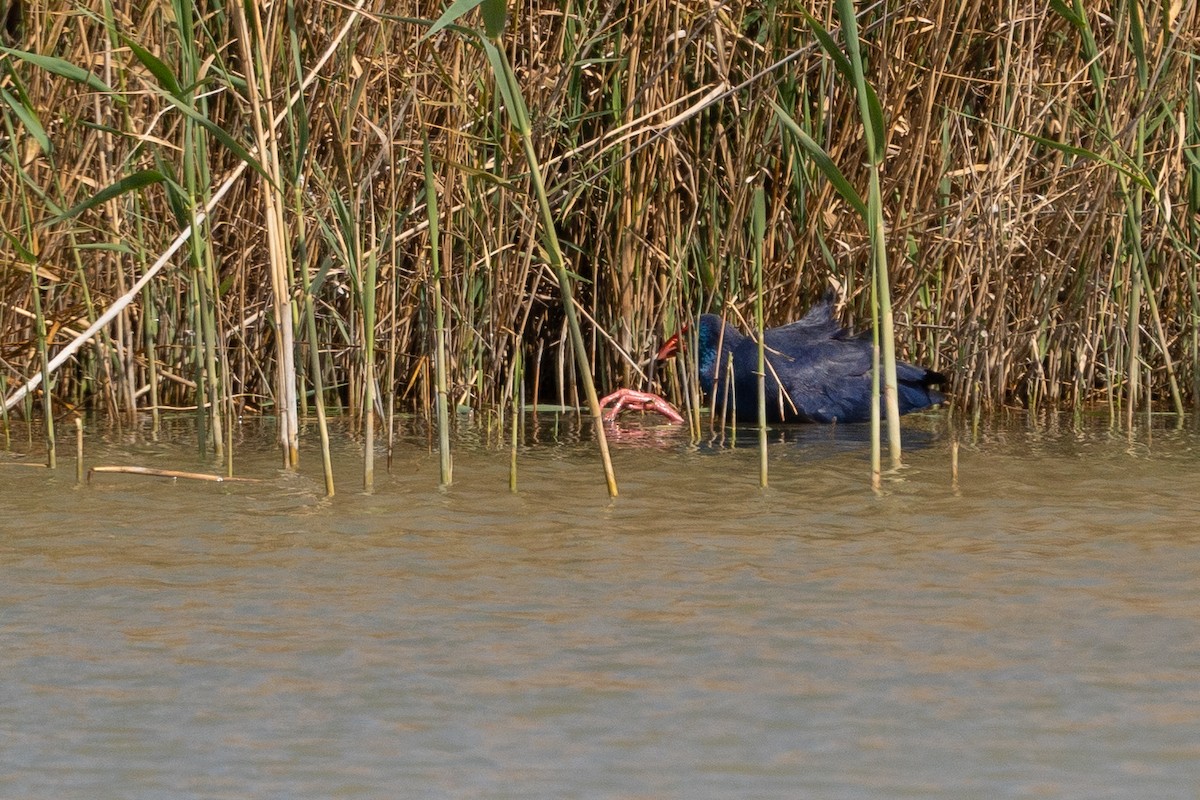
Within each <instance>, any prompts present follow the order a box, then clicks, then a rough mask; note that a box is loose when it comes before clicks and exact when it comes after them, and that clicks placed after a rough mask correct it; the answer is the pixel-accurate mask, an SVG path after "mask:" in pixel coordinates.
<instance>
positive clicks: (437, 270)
mask: <svg viewBox="0 0 1200 800" xmlns="http://www.w3.org/2000/svg"><path fill="white" fill-rule="evenodd" d="M422 156H423V159H422V160H423V162H424V165H425V209H426V213H427V218H428V220H429V284H430V289H431V290H432V293H433V336H434V351H433V371H434V383H435V385H436V386H437V429H438V472H439V476H440V481H441V484H442V486H449V485H450V484H451V483H453V482H454V465H453V461H452V460H451V458H450V410H449V409H450V390H449V384H448V381H447V377H446V376H447V373H448V372H449V365H448V364H447V361H446V312H445V309H444V308H443V306H442V260H441V248H440V246H439V242H440V236H439V232H438V213H439V212H438V203H437V197H438V192H437V183H436V181H435V180H434V176H433V157H432V156H431V155H430V153H429V140H428V139H427V138H426V139H424V140H423V141H422Z"/></svg>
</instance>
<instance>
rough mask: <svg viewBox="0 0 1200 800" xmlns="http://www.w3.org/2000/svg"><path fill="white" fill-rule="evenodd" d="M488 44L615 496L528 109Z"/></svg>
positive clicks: (497, 49) (500, 53)
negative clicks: (522, 154) (538, 214)
mask: <svg viewBox="0 0 1200 800" xmlns="http://www.w3.org/2000/svg"><path fill="white" fill-rule="evenodd" d="M485 47H490V48H491V49H490V50H489V55H491V56H492V61H493V68H494V69H495V71H496V73H497V74H496V80H497V81H502V82H503V83H504V84H505V85H506V87H507V89H506V90H505V95H506V97H507V98H508V99H509V101H510V102H509V108H508V110H509V115H510V119H511V120H512V123H513V127H515V128H516V129H517V134H518V136H519V137H520V139H521V147H522V149H523V150H524V151H525V160H526V162H527V163H528V165H529V177H530V180H531V181H532V182H533V191H534V195H535V196H536V197H537V201H538V209H539V210H540V212H541V217H542V234H543V236H544V243H545V245H546V254H547V256H548V257H549V260H550V267H551V269H553V271H554V275H555V277H556V278H557V279H558V290H559V294H560V296H561V297H562V305H563V313H564V314H565V315H566V318H567V327H568V330H569V331H570V335H571V345H572V348H573V349H574V351H575V365H576V370H577V372H578V373H579V375H578V379H579V380H580V381H581V382H582V383H583V389H584V392H585V394H586V395H587V403H588V409H589V410H590V412H591V416H592V423H593V428H594V429H595V432H596V443H597V444H598V445H599V447H600V460H601V462H602V463H603V466H604V480H605V484H606V486H607V488H608V495H609V497H616V496H617V477H616V474H615V472H614V471H613V465H612V458H611V456H610V455H609V453H608V438H607V437H606V435H605V433H604V418H603V416H602V415H601V411H600V399H599V398H598V397H597V396H596V383H595V380H594V378H593V377H592V365H591V362H590V360H589V358H588V353H587V345H586V343H585V342H584V340H583V332H582V331H581V330H580V327H579V317H578V315H577V314H576V312H575V297H574V294H573V292H572V290H571V283H572V282H571V275H570V273H569V272H567V266H566V262H565V260H564V259H563V254H562V248H561V246H560V245H559V242H558V233H557V231H556V228H555V223H554V213H553V212H552V211H551V209H550V200H549V198H548V197H547V196H546V184H545V181H544V179H543V178H542V170H541V165H540V164H539V162H538V157H537V153H536V152H535V150H534V147H533V131H532V129H531V127H530V123H529V112H528V111H527V110H526V109H525V103H524V101H523V100H522V99H521V91H520V87H519V86H518V85H517V78H516V74H515V73H514V72H513V69H512V65H511V64H510V63H509V61H508V55H507V54H506V53H505V51H504V49H503V47H501V46H500V44H499V42H496V43H487V42H485Z"/></svg>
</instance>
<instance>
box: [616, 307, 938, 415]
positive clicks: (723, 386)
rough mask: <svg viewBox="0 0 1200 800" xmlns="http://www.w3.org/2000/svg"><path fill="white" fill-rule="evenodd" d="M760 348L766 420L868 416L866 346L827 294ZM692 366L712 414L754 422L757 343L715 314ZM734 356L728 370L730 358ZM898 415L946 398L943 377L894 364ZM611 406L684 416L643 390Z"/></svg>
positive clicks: (663, 354)
mask: <svg viewBox="0 0 1200 800" xmlns="http://www.w3.org/2000/svg"><path fill="white" fill-rule="evenodd" d="M684 332H685V331H680V333H677V334H675V335H674V336H672V337H671V338H670V339H668V340H667V342H666V344H664V345H663V346H662V349H661V350H659V351H658V356H657V358H658V359H659V360H662V359H665V358H670V357H671V356H673V355H675V353H677V352H678V351H679V350H680V349H681V348H682V347H683V346H684V340H683V339H682V338H681V336H682V334H683V333H684ZM763 338H764V340H765V342H766V361H767V372H766V381H765V389H766V400H767V419H768V421H770V422H825V423H830V422H865V421H866V420H869V419H870V418H871V342H870V340H869V339H867V338H864V336H863V335H854V334H851V333H849V332H848V331H847V330H846V329H845V328H843V327H842V326H841V325H840V324H838V322H837V320H836V319H834V316H833V299H832V298H831V297H829V296H827V297H826V298H825V299H824V300H822V301H821V302H820V303H818V304H817V305H816V306H814V307H813V308H811V309H810V310H809V312H808V313H807V314H805V315H804V317H803V318H801V319H800V320H798V321H797V322H793V323H791V324H788V325H782V326H780V327H778V328H770V329H768V330H766V331H765V332H764V336H763ZM696 347H697V349H698V351H699V352H698V354H697V356H698V358H697V363H698V364H699V369H700V387H701V388H702V389H703V390H704V392H705V394H706V395H707V396H708V397H709V400H710V402H711V404H712V406H713V412H714V413H715V414H721V413H722V411H726V408H725V407H726V405H728V409H727V414H728V415H729V416H732V417H736V418H737V419H739V420H748V421H757V419H758V380H757V374H756V373H757V369H758V343H757V341H756V340H755V339H754V338H753V337H751V336H744V335H743V334H742V333H741V332H739V331H738V330H737V329H736V328H735V327H733V326H732V325H730V324H729V323H727V322H723V321H722V320H721V318H720V317H718V316H717V315H715V314H705V315H703V316H702V317H700V319H699V321H698V323H697V336H696ZM731 358H732V370H731V369H730V366H731V365H730V359H731ZM896 380H897V384H898V386H897V390H898V392H899V395H900V397H899V399H900V413H901V414H907V413H908V412H910V411H916V410H918V409H922V408H928V407H929V406H932V405H936V404H938V403H941V402H942V401H943V400H945V397H944V396H943V395H942V393H941V392H939V391H937V390H936V389H933V388H932V387H933V385H935V384H940V383H943V382H945V380H946V378H945V376H944V375H942V374H941V373H938V372H934V371H933V370H930V369H926V368H924V367H918V366H914V365H912V364H906V363H903V362H896ZM614 401H615V405H614V406H613V408H612V409H611V410H610V411H609V413H608V418H609V419H613V418H614V417H615V416H616V415H617V414H619V413H620V412H621V411H622V410H623V409H639V410H643V411H657V412H659V413H660V414H662V415H664V416H666V417H667V418H668V419H671V420H672V421H674V422H682V421H683V417H682V416H680V414H679V412H678V411H676V410H675V409H674V408H673V407H672V406H671V405H670V404H669V403H668V402H667V401H666V400H663V399H662V398H661V397H659V396H658V395H655V394H650V393H648V392H638V391H635V390H632V389H619V390H617V391H616V392H614V393H612V394H610V395H609V396H608V397H605V398H604V399H603V400H602V401H601V404H602V405H608V404H609V403H613V402H614Z"/></svg>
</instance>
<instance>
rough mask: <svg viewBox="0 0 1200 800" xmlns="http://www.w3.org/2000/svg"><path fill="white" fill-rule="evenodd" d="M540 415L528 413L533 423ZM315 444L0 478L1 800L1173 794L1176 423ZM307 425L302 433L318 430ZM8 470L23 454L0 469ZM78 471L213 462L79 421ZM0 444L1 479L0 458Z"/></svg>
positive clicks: (1190, 573)
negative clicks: (434, 446)
mask: <svg viewBox="0 0 1200 800" xmlns="http://www.w3.org/2000/svg"><path fill="white" fill-rule="evenodd" d="M543 422H544V420H543ZM616 433H617V435H615V436H614V437H613V440H612V447H613V454H614V460H615V463H616V469H617V475H618V479H619V481H620V485H621V492H622V494H621V497H620V498H618V499H617V500H615V501H610V500H609V499H608V498H607V497H606V495H605V492H604V489H603V484H602V474H601V471H600V467H599V465H598V462H597V459H596V455H595V451H594V447H593V446H591V445H589V444H588V442H587V438H588V437H587V435H586V433H585V434H584V435H582V436H580V435H578V434H577V433H573V432H572V423H570V421H568V420H564V421H561V422H560V423H559V426H558V427H557V431H556V430H555V426H553V425H549V426H548V425H545V424H543V426H542V427H541V429H540V432H539V435H538V440H537V441H536V442H532V441H531V442H530V443H529V444H528V445H527V446H526V447H524V448H523V449H522V452H521V456H520V466H519V469H520V472H519V479H520V491H519V493H517V494H516V495H513V494H510V493H509V491H508V479H507V469H508V454H507V452H506V451H504V450H498V449H493V448H489V447H487V446H485V445H483V444H482V443H481V441H482V439H483V438H485V437H484V436H483V434H482V433H481V432H480V431H478V430H473V429H471V428H469V427H467V428H466V430H465V432H464V433H463V435H461V436H460V437H459V439H458V441H457V444H456V449H455V478H456V481H455V484H454V486H453V487H451V488H449V489H447V490H439V489H438V488H437V485H436V484H437V457H436V454H431V453H430V452H429V448H428V446H427V439H426V438H425V437H424V435H418V434H414V435H411V436H409V437H406V438H405V439H403V440H402V441H401V442H400V444H399V446H398V448H397V454H396V460H395V463H394V464H393V466H392V469H391V472H390V473H387V472H385V471H384V468H383V465H382V462H381V464H380V469H379V475H378V477H377V483H376V488H375V491H374V492H373V493H370V494H367V493H363V492H362V491H361V490H359V488H358V486H359V483H360V478H359V470H360V468H361V467H360V463H361V462H360V451H359V448H358V446H357V445H355V444H353V442H351V441H350V440H349V439H348V438H347V437H344V436H342V437H338V441H339V444H338V450H337V452H336V454H335V461H336V469H337V472H338V476H339V494H338V495H337V497H335V498H334V499H332V500H326V499H324V498H323V497H322V482H321V477H320V459H319V457H318V456H317V454H316V453H315V451H312V450H311V449H306V450H305V452H304V458H303V462H302V465H301V470H300V472H299V474H289V473H285V472H282V471H280V470H279V469H278V468H277V466H276V461H277V459H276V455H275V451H274V449H273V447H272V446H271V441H270V434H269V431H267V432H264V431H257V430H252V429H251V427H250V426H247V430H246V431H243V432H241V433H240V434H239V438H240V442H239V445H238V449H237V465H238V471H239V473H240V474H243V475H250V476H258V477H262V478H265V481H264V482H263V483H256V484H238V485H232V484H198V483H188V482H182V481H181V482H172V481H166V480H161V479H148V478H142V477H132V476H123V475H101V476H97V477H96V480H94V482H93V483H92V484H91V485H86V486H81V487H76V486H75V485H74V477H73V462H72V460H71V459H69V458H64V459H63V460H62V461H63V463H62V465H61V466H60V469H59V470H58V471H57V472H56V473H53V474H50V473H47V472H46V471H44V470H33V469H24V468H17V467H11V466H9V465H7V464H0V676H2V683H0V797H3V798H60V799H64V800H65V799H68V798H108V797H113V798H116V797H120V798H301V797H303V798H325V797H338V798H376V797H378V798H392V797H411V798H426V797H429V798H442V797H445V798H459V797H471V798H475V797H477V798H610V797H611V798H785V797H796V798H880V799H883V798H899V797H920V798H956V799H957V798H989V799H990V798H1026V797H1028V798H1042V797H1051V798H1088V799H1089V800H1095V799H1096V798H1122V799H1126V798H1160V799H1161V798H1188V799H1189V800H1193V799H1194V798H1197V797H1200V524H1198V522H1197V518H1198V514H1197V512H1198V511H1200V470H1198V469H1197V463H1198V459H1200V436H1197V434H1196V433H1194V432H1192V431H1189V430H1183V431H1177V430H1172V429H1170V428H1169V427H1168V426H1167V425H1165V424H1163V425H1162V426H1161V427H1156V428H1154V429H1153V430H1146V429H1140V430H1139V431H1138V432H1137V433H1136V434H1135V436H1134V437H1133V439H1132V440H1130V439H1129V438H1127V437H1125V436H1124V435H1121V434H1115V433H1112V432H1110V431H1109V430H1108V428H1107V426H1106V425H1105V424H1103V421H1093V422H1089V423H1086V424H1084V425H1082V426H1076V425H1066V424H1064V425H1059V426H1046V425H1036V426H1035V425H1029V424H1026V423H1023V422H1019V421H1015V422H1014V421H1009V422H993V423H989V424H987V425H985V426H984V429H983V430H982V431H977V432H972V431H970V430H967V429H962V430H957V432H956V433H955V434H954V435H955V436H957V437H958V438H959V439H960V440H961V442H962V446H961V452H960V479H959V483H958V485H957V487H955V486H952V485H951V482H950V478H949V452H950V446H949V442H950V440H951V438H952V436H951V433H950V432H949V426H948V425H947V424H946V423H945V420H944V418H941V417H939V416H938V415H936V414H935V415H930V416H928V417H925V418H921V419H917V420H915V421H914V422H907V421H906V438H907V440H908V443H909V450H908V452H907V453H906V461H907V467H906V468H905V469H904V470H903V472H902V473H901V474H900V475H899V476H898V477H894V478H892V479H890V480H889V481H888V482H887V485H886V487H885V492H884V493H883V494H882V495H881V496H876V495H875V494H873V493H872V492H871V491H870V489H869V485H868V475H867V460H866V457H867V446H866V443H865V436H864V434H863V433H862V432H859V431H856V430H855V429H853V428H843V429H842V430H840V431H834V430H831V429H828V428H813V427H809V428H799V429H795V430H788V431H785V432H783V433H782V434H779V435H777V436H776V438H775V440H774V441H773V443H772V445H771V462H770V464H771V486H770V488H769V489H767V490H766V491H760V490H759V489H758V487H757V454H756V452H755V451H754V449H753V447H737V448H731V447H730V446H729V443H728V442H726V443H724V444H720V443H717V444H710V443H705V444H702V445H699V446H697V445H693V444H692V443H690V442H688V441H687V439H686V437H685V436H683V435H682V434H681V433H680V432H679V431H677V430H676V429H673V428H670V427H664V426H659V425H656V424H654V423H653V422H652V421H650V420H640V419H638V418H637V417H636V416H634V417H632V418H630V419H629V421H628V422H625V423H622V426H621V428H620V429H619V430H618V431H616ZM315 440H316V437H315V436H310V437H309V438H308V440H307V441H309V442H312V441H315ZM22 447H24V442H22V441H21V440H20V439H19V437H18V440H17V442H15V443H14V446H13V449H14V451H20V450H21V449H22ZM88 447H89V451H88V456H87V459H88V463H91V464H100V463H124V464H138V465H142V466H156V467H164V468H181V469H195V468H206V467H207V468H211V465H209V464H206V463H205V462H202V461H199V460H198V458H197V456H196V455H195V445H194V439H193V438H189V436H188V435H185V434H183V433H180V434H179V435H177V436H172V435H171V434H170V433H168V434H167V435H166V436H165V437H164V439H163V440H162V441H160V442H153V441H150V440H149V439H148V438H147V437H145V436H144V435H141V434H138V435H134V434H128V433H123V434H122V433H107V434H104V433H95V434H91V433H89V442H88ZM13 460H16V456H14V455H13V453H0V461H13Z"/></svg>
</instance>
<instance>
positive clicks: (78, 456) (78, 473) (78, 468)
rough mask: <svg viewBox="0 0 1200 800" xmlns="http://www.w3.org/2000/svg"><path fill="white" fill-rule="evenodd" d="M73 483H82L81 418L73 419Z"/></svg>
mask: <svg viewBox="0 0 1200 800" xmlns="http://www.w3.org/2000/svg"><path fill="white" fill-rule="evenodd" d="M75 483H76V484H80V483H83V417H76V418H75Z"/></svg>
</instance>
